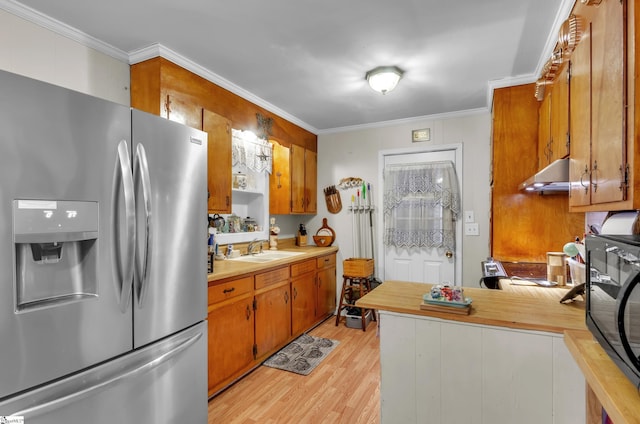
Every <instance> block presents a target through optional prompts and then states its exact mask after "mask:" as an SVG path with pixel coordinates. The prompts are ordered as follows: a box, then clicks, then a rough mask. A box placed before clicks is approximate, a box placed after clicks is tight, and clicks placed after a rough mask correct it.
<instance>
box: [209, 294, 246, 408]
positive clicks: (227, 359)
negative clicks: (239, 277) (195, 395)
mask: <svg viewBox="0 0 640 424" xmlns="http://www.w3.org/2000/svg"><path fill="white" fill-rule="evenodd" d="M208 322H209V324H208V325H209V395H211V394H213V393H214V392H215V391H216V390H218V389H220V388H222V387H223V386H224V384H225V383H228V382H229V380H230V379H232V378H234V377H237V376H238V375H237V374H238V373H239V372H241V371H242V370H243V369H245V368H247V367H248V366H249V365H250V364H251V363H252V362H253V335H254V333H253V331H254V323H253V296H245V297H243V298H239V299H238V300H237V301H235V302H233V303H230V304H227V305H226V306H223V307H220V308H215V309H213V310H212V311H211V312H209V314H208Z"/></svg>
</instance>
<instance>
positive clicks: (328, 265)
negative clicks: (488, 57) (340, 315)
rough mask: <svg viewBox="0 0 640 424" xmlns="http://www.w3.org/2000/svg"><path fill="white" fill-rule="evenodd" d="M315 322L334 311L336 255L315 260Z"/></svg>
mask: <svg viewBox="0 0 640 424" xmlns="http://www.w3.org/2000/svg"><path fill="white" fill-rule="evenodd" d="M316 263H317V268H318V274H317V278H316V284H317V294H316V317H315V318H316V322H317V321H318V320H321V319H323V318H325V317H327V316H329V315H332V314H333V313H334V312H335V310H336V255H335V254H332V255H327V256H322V257H320V258H318V259H317V260H316Z"/></svg>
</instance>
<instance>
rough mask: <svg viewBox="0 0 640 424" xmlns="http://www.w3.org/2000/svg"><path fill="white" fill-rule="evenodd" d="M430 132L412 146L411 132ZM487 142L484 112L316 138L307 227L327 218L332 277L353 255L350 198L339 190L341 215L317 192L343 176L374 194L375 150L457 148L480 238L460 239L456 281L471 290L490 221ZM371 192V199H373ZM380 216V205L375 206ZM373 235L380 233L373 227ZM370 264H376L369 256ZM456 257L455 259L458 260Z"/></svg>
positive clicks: (465, 198)
mask: <svg viewBox="0 0 640 424" xmlns="http://www.w3.org/2000/svg"><path fill="white" fill-rule="evenodd" d="M421 128H431V141H429V142H422V143H412V141H411V130H413V129H421ZM490 140H491V115H490V113H489V112H488V111H486V112H475V113H470V114H468V115H466V116H464V115H462V114H460V115H457V116H455V117H451V118H440V119H434V120H429V119H425V120H415V121H411V122H402V123H398V124H391V125H389V126H383V127H378V128H369V129H358V130H351V131H344V132H339V133H333V134H321V135H319V136H318V214H317V215H316V216H315V217H314V218H313V219H311V220H310V221H309V222H308V224H307V229H308V230H309V232H310V233H311V234H315V232H316V231H317V229H318V228H320V227H321V226H322V218H327V219H328V223H329V226H330V227H331V228H333V229H334V230H335V232H336V244H337V245H338V246H339V248H340V251H339V253H338V262H339V265H338V270H337V274H338V276H341V275H342V260H344V259H346V258H349V257H352V256H353V243H352V242H353V241H352V231H351V214H350V212H349V211H348V206H349V204H350V197H349V198H347V197H348V196H347V195H345V193H344V192H341V196H342V205H343V208H342V211H341V212H340V213H338V214H331V213H329V212H328V211H327V207H326V203H325V201H324V192H323V189H324V188H325V187H327V186H330V185H336V184H337V183H338V182H339V181H340V180H341V179H342V178H345V177H360V178H363V179H364V180H366V181H368V182H371V183H372V185H374V187H373V190H377V189H378V187H376V184H377V182H378V175H379V173H380V172H381V171H380V169H379V168H378V153H379V152H380V151H381V150H390V149H400V148H411V147H420V148H422V147H424V146H425V145H437V144H455V143H461V144H462V145H463V147H462V150H463V160H462V161H463V170H462V171H463V179H464V180H463V181H462V187H461V188H462V210H463V211H465V210H473V211H474V213H475V219H476V222H478V224H479V229H480V236H463V241H462V283H463V284H464V285H465V286H477V285H478V281H479V279H480V276H481V273H480V261H482V260H484V259H485V258H486V257H487V256H488V254H489V217H490V210H491V204H490V181H489V179H490ZM375 196H376V195H375V193H374V197H373V199H376V197H375ZM375 207H376V212H375V213H380V210H381V205H379V204H375ZM376 237H380V231H379V229H378V228H376ZM375 255H376V261H379V260H381V258H380V257H379V255H378V252H377V251H376V252H375ZM459 259H460V258H459Z"/></svg>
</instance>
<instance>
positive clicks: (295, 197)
mask: <svg viewBox="0 0 640 424" xmlns="http://www.w3.org/2000/svg"><path fill="white" fill-rule="evenodd" d="M317 166H318V165H317V154H316V152H312V151H311V150H308V149H305V148H304V147H301V146H296V145H292V146H291V213H300V214H305V213H309V214H311V213H316V210H317V205H318V201H317V195H316V192H317V189H316V181H317V178H318V177H317Z"/></svg>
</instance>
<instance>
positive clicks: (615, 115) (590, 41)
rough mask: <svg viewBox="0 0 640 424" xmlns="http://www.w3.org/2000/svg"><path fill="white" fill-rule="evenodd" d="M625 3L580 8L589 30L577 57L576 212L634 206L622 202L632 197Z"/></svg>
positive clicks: (573, 135)
mask: <svg viewBox="0 0 640 424" xmlns="http://www.w3.org/2000/svg"><path fill="white" fill-rule="evenodd" d="M625 1H626V0H624V1H617V0H616V1H613V0H608V1H603V2H602V3H601V4H600V5H599V6H598V7H593V6H586V5H582V4H580V5H579V6H578V5H576V7H579V9H578V12H579V13H576V15H577V16H578V17H579V19H582V20H583V26H584V27H585V31H584V34H583V36H582V38H581V41H580V42H579V43H578V45H577V46H576V49H575V50H574V51H573V53H572V55H571V65H572V66H571V94H570V96H571V108H570V123H571V124H570V128H571V144H572V147H571V164H570V180H571V192H570V200H569V204H570V206H571V207H572V208H573V209H572V210H614V209H624V208H629V206H630V205H627V204H624V203H622V202H624V201H625V200H626V195H627V186H626V181H627V171H626V169H627V148H628V147H629V146H627V141H626V137H627V127H626V113H627V110H626V105H627V93H626V84H625V79H626V78H627V59H626V58H627V45H626V43H625V36H624V35H625V33H626V31H627V23H626V20H625V13H624V9H625V7H626V3H625ZM580 13H582V14H580ZM629 128H633V127H632V126H629ZM631 149H633V146H631Z"/></svg>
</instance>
